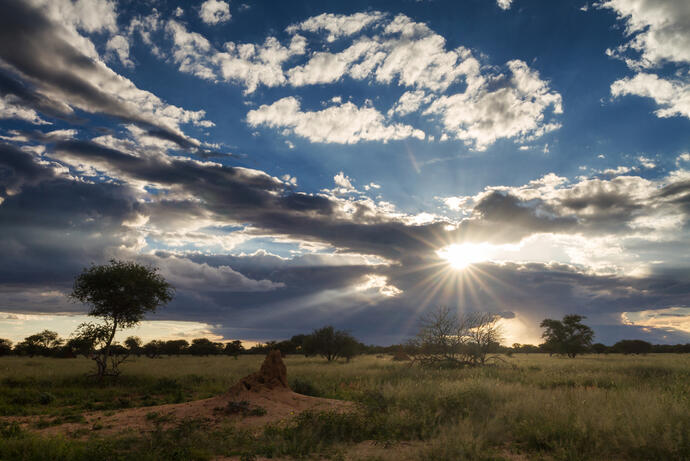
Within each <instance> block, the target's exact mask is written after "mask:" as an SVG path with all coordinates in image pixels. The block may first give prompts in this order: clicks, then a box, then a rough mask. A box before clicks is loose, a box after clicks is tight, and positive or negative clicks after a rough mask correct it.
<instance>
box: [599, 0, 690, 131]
mask: <svg viewBox="0 0 690 461" xmlns="http://www.w3.org/2000/svg"><path fill="white" fill-rule="evenodd" d="M598 6H599V7H600V8H607V9H611V10H613V11H614V12H615V13H616V15H617V17H618V19H619V20H620V21H623V22H624V23H625V26H626V30H625V32H626V35H627V37H628V38H629V40H628V41H627V42H625V43H624V44H622V45H620V46H619V47H617V48H616V49H609V50H607V54H608V55H610V56H614V57H617V58H620V59H622V60H624V61H625V62H626V64H627V65H628V67H629V68H630V69H632V70H634V71H635V75H634V76H632V77H625V78H622V79H619V80H617V81H615V82H614V83H613V84H612V85H611V95H612V96H613V97H620V96H625V95H636V96H641V97H646V98H651V99H653V100H654V101H655V102H656V104H657V105H658V106H659V107H660V108H659V109H658V110H657V111H655V114H656V115H657V116H658V117H664V118H665V117H673V116H683V117H688V118H690V5H689V4H688V3H687V2H683V1H654V0H640V1H636V2H629V1H624V0H609V1H606V2H602V3H601V4H599V5H598ZM667 64H672V65H673V66H674V67H675V76H674V77H668V76H662V75H660V74H659V73H651V72H649V71H650V70H652V69H659V71H658V72H661V71H662V68H663V67H664V66H665V65H667Z"/></svg>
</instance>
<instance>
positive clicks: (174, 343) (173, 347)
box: [163, 339, 189, 355]
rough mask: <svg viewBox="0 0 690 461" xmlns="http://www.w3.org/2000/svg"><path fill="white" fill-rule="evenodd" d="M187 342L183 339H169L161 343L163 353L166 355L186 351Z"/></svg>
mask: <svg viewBox="0 0 690 461" xmlns="http://www.w3.org/2000/svg"><path fill="white" fill-rule="evenodd" d="M188 347H189V342H187V340H185V339H171V340H169V341H166V342H165V343H164V344H163V353H164V354H166V355H180V354H183V353H184V352H186V350H187V348H188Z"/></svg>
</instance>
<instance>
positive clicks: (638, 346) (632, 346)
mask: <svg viewBox="0 0 690 461" xmlns="http://www.w3.org/2000/svg"><path fill="white" fill-rule="evenodd" d="M613 350H614V351H616V352H621V353H623V354H626V355H627V354H649V353H650V352H652V345H651V343H648V342H647V341H642V340H641V339H624V340H622V341H618V342H617V343H616V344H614V345H613Z"/></svg>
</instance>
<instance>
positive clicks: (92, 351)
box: [70, 259, 174, 379]
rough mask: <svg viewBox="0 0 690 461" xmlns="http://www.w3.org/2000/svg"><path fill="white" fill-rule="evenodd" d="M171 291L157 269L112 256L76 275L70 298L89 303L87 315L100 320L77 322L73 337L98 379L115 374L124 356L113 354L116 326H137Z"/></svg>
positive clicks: (118, 327)
mask: <svg viewBox="0 0 690 461" xmlns="http://www.w3.org/2000/svg"><path fill="white" fill-rule="evenodd" d="M173 294H174V290H173V288H172V287H171V286H170V284H169V283H168V282H166V281H165V279H164V278H163V277H162V276H161V275H160V274H159V273H158V269H157V268H154V267H151V266H145V265H141V264H137V263H135V262H131V261H118V260H114V259H113V260H110V262H109V263H108V264H104V265H98V266H96V265H92V266H91V267H89V268H88V269H84V271H83V272H82V273H81V274H79V275H78V276H77V277H76V279H75V281H74V289H73V291H72V293H71V294H70V297H71V298H72V299H74V300H76V301H80V302H82V303H85V304H90V305H91V310H90V311H89V315H90V316H93V317H99V318H100V319H102V323H100V324H95V323H83V324H81V325H80V326H79V328H78V329H77V332H76V333H75V335H74V338H73V339H74V341H75V343H78V344H79V346H80V350H81V351H82V353H85V352H86V353H85V355H87V356H89V357H90V358H91V359H93V360H94V361H95V362H96V367H97V376H98V378H99V379H102V378H103V377H104V376H107V375H110V376H117V375H119V374H120V372H119V369H118V366H119V364H120V363H122V362H123V361H124V360H125V359H126V358H127V355H116V354H113V350H112V346H113V339H114V338H115V333H116V332H117V331H118V329H124V328H131V327H133V326H135V325H137V324H138V323H139V322H141V320H143V318H144V315H145V314H146V313H147V312H154V311H155V310H156V309H157V308H158V307H160V306H163V305H165V304H167V303H168V302H170V301H171V300H172V298H173ZM109 360H110V362H109Z"/></svg>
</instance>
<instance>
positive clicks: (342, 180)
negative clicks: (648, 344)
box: [333, 171, 355, 191]
mask: <svg viewBox="0 0 690 461" xmlns="http://www.w3.org/2000/svg"><path fill="white" fill-rule="evenodd" d="M333 182H335V185H336V186H338V187H340V188H342V189H347V190H349V191H353V190H355V188H354V186H352V182H351V181H350V178H349V177H348V176H345V173H343V172H342V171H341V172H340V173H338V174H337V175H335V176H333Z"/></svg>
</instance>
